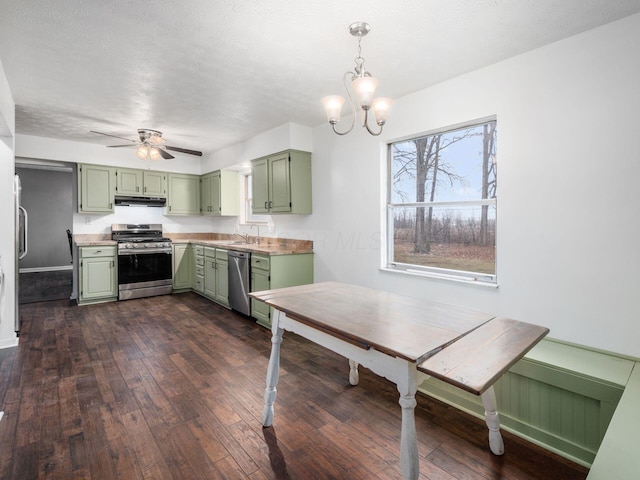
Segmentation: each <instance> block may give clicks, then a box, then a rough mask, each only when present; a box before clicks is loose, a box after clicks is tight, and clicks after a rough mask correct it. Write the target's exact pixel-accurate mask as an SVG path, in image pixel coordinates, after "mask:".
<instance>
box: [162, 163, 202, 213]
mask: <svg viewBox="0 0 640 480" xmlns="http://www.w3.org/2000/svg"><path fill="white" fill-rule="evenodd" d="M167 183H168V186H169V188H168V195H167V207H166V214H167V215H200V176H199V175H189V174H183V173H169V174H168V177H167Z"/></svg>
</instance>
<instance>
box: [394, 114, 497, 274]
mask: <svg viewBox="0 0 640 480" xmlns="http://www.w3.org/2000/svg"><path fill="white" fill-rule="evenodd" d="M496 126H497V122H496V120H495V119H491V120H483V121H482V122H474V123H472V124H467V125H465V126H463V127H456V128H452V129H449V130H442V131H439V132H436V133H431V134H429V135H426V136H423V137H419V138H412V139H409V140H402V141H399V142H395V143H392V144H390V145H389V175H388V188H387V191H388V199H387V205H388V208H387V235H388V241H387V262H386V263H387V265H386V266H387V268H389V269H393V270H402V271H406V272H409V273H417V274H424V275H433V276H443V277H445V278H452V279H460V280H465V281H477V282H487V283H494V284H495V283H496V186H497V183H496V180H497V177H496Z"/></svg>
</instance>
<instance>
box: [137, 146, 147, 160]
mask: <svg viewBox="0 0 640 480" xmlns="http://www.w3.org/2000/svg"><path fill="white" fill-rule="evenodd" d="M148 153H149V149H147V147H145V146H144V145H140V146H139V147H138V150H136V155H138V158H141V159H142V160H144V159H145V158H147V154H148Z"/></svg>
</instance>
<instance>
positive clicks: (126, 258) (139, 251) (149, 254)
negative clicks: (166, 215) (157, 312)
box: [111, 223, 172, 300]
mask: <svg viewBox="0 0 640 480" xmlns="http://www.w3.org/2000/svg"><path fill="white" fill-rule="evenodd" d="M111 239H112V240H115V241H116V242H118V299H119V300H128V299H131V298H141V297H150V296H154V295H166V294H168V293H171V290H172V280H171V277H172V267H171V239H169V238H166V237H164V236H163V234H162V225H161V224H157V223H151V224H149V223H147V224H119V223H118V224H113V225H112V226H111Z"/></svg>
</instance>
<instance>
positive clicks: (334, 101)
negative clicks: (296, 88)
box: [321, 95, 344, 125]
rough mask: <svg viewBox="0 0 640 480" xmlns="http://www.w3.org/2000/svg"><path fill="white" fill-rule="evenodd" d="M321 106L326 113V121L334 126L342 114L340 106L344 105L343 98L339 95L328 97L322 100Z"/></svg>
mask: <svg viewBox="0 0 640 480" xmlns="http://www.w3.org/2000/svg"><path fill="white" fill-rule="evenodd" d="M321 101H322V105H323V106H324V110H325V112H326V113H327V120H329V123H330V124H332V125H333V124H336V123H338V122H339V121H340V114H341V113H342V105H344V97H341V96H340V95H329V96H326V97H323V98H322V100H321Z"/></svg>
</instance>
